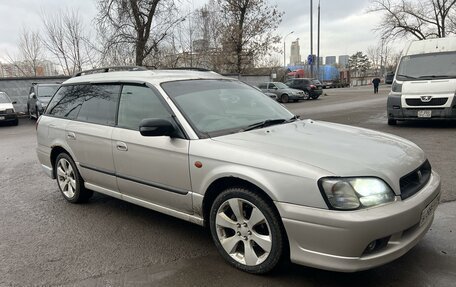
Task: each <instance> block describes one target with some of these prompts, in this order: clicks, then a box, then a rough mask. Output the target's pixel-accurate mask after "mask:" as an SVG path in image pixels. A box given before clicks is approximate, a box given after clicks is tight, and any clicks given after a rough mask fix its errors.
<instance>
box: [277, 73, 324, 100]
mask: <svg viewBox="0 0 456 287" xmlns="http://www.w3.org/2000/svg"><path fill="white" fill-rule="evenodd" d="M285 85H287V86H288V87H290V88H293V89H298V90H302V91H303V92H304V94H305V97H306V98H307V99H313V100H315V99H318V97H320V96H321V95H322V94H323V86H322V85H321V83H320V81H318V80H315V79H303V78H299V79H298V78H297V79H290V80H288V81H286V82H285Z"/></svg>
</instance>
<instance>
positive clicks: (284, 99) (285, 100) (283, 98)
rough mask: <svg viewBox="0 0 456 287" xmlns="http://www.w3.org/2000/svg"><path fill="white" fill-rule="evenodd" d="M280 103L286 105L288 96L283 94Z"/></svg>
mask: <svg viewBox="0 0 456 287" xmlns="http://www.w3.org/2000/svg"><path fill="white" fill-rule="evenodd" d="M280 101H281V102H282V103H284V104H286V103H288V95H286V94H283V95H282V96H281V97H280Z"/></svg>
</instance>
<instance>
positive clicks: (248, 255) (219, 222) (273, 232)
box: [209, 188, 285, 274]
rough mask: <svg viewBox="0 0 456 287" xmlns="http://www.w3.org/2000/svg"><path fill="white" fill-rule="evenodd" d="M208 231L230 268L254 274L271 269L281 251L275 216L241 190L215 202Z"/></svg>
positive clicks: (281, 238) (231, 190) (230, 191)
mask: <svg viewBox="0 0 456 287" xmlns="http://www.w3.org/2000/svg"><path fill="white" fill-rule="evenodd" d="M209 220H210V222H209V223H210V230H211V234H212V239H213V240H214V243H215V246H216V247H217V250H218V252H219V253H220V254H221V255H222V257H223V258H224V259H225V260H226V261H228V262H229V263H230V264H231V265H233V266H234V267H236V268H238V269H241V270H243V271H246V272H249V273H255V274H262V273H266V272H269V271H271V270H272V269H274V268H275V267H276V266H277V264H278V263H279V262H280V260H281V258H282V255H283V250H284V240H285V236H284V232H283V231H282V230H283V229H282V223H281V220H280V217H279V215H278V214H277V213H276V212H275V211H274V209H273V208H272V207H271V206H270V205H269V204H268V203H267V202H266V201H265V200H264V199H263V198H261V197H260V196H258V195H257V194H256V193H253V192H252V191H250V190H248V189H245V188H229V189H227V190H225V191H223V192H222V193H220V194H219V195H218V196H217V198H216V199H215V201H214V203H213V204H212V207H211V212H210V218H209Z"/></svg>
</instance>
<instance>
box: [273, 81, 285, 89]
mask: <svg viewBox="0 0 456 287" xmlns="http://www.w3.org/2000/svg"><path fill="white" fill-rule="evenodd" d="M273 84H274V85H276V87H277V88H279V89H289V87H288V86H287V85H285V84H284V83H277V82H276V83H273Z"/></svg>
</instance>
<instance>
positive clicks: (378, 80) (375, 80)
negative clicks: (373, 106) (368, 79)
mask: <svg viewBox="0 0 456 287" xmlns="http://www.w3.org/2000/svg"><path fill="white" fill-rule="evenodd" d="M372 84H373V85H374V94H378V86H379V85H380V79H379V78H374V79H373V80H372Z"/></svg>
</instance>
